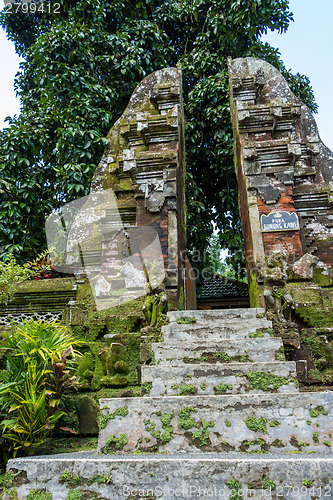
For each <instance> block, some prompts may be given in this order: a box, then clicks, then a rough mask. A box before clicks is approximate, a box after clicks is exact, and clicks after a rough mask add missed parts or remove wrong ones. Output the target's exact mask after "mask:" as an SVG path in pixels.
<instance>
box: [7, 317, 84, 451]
mask: <svg viewBox="0 0 333 500" xmlns="http://www.w3.org/2000/svg"><path fill="white" fill-rule="evenodd" d="M3 337H4V339H3V340H2V341H1V342H0V348H1V349H5V350H6V369H5V370H2V371H1V372H0V382H1V387H0V408H1V414H0V418H1V423H0V429H2V431H3V437H4V438H5V439H6V440H7V442H8V443H9V446H10V447H11V448H12V449H13V453H14V456H15V455H16V454H17V453H18V452H19V453H20V454H23V455H24V454H29V455H32V454H34V453H35V452H36V450H37V449H38V448H40V447H41V446H42V445H43V443H44V442H45V439H46V438H47V436H49V435H50V434H51V433H52V431H53V429H54V426H55V424H56V422H57V421H58V420H59V418H60V417H61V416H63V415H64V414H65V412H64V411H63V410H62V409H61V408H60V402H61V398H62V396H63V394H64V393H65V391H66V390H67V389H68V388H69V387H72V386H73V384H75V382H76V379H75V377H72V376H71V371H73V370H74V368H75V366H74V363H75V358H77V357H78V355H79V353H78V352H77V351H75V350H74V349H73V346H77V345H80V344H82V342H75V341H74V339H73V338H72V336H71V335H70V333H69V331H68V330H67V329H66V328H65V327H64V326H63V325H61V324H60V323H57V322H56V321H53V322H52V323H47V322H44V321H42V320H40V321H37V320H34V319H30V320H27V321H25V322H23V323H21V324H18V325H16V326H15V327H14V326H12V331H11V335H8V334H7V333H6V332H4V333H3Z"/></svg>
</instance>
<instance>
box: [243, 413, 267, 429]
mask: <svg viewBox="0 0 333 500" xmlns="http://www.w3.org/2000/svg"><path fill="white" fill-rule="evenodd" d="M267 422H268V420H267V418H256V417H254V416H249V417H246V419H245V423H246V425H247V427H248V428H249V429H250V430H251V431H254V432H267V425H266V423H267Z"/></svg>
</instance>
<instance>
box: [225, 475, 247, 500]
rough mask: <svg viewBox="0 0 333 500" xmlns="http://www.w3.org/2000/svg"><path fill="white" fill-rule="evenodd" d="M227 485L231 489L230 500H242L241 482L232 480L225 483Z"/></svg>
mask: <svg viewBox="0 0 333 500" xmlns="http://www.w3.org/2000/svg"><path fill="white" fill-rule="evenodd" d="M225 484H226V485H227V486H228V488H230V489H231V493H230V497H229V500H242V498H243V495H242V494H241V490H242V484H241V483H240V482H239V481H236V479H230V480H229V481H225Z"/></svg>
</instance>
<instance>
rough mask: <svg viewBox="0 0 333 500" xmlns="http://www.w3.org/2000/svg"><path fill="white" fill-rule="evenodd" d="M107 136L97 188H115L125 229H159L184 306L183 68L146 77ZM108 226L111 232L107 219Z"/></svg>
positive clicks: (169, 283)
mask: <svg viewBox="0 0 333 500" xmlns="http://www.w3.org/2000/svg"><path fill="white" fill-rule="evenodd" d="M107 139H108V145H107V146H106V149H105V152H104V154H103V157H102V159H101V162H100V164H99V165H98V168H97V169H96V172H95V174H94V178H93V181H92V185H91V193H94V192H98V191H103V190H107V189H110V188H111V189H112V190H113V192H114V194H115V197H116V203H117V208H118V211H119V213H120V217H121V222H122V225H123V227H124V229H125V230H128V229H131V228H134V227H136V228H140V227H143V226H145V227H146V226H150V227H152V228H154V229H155V230H156V232H157V233H158V236H159V240H160V244H161V248H162V253H163V261H164V268H165V289H166V292H167V294H168V297H169V300H171V302H173V303H174V305H175V306H177V307H179V308H184V307H185V305H186V288H185V286H184V283H185V272H184V262H183V256H184V255H185V252H184V250H185V215H186V214H185V196H184V178H185V160H184V112H183V105H182V79H181V71H180V68H166V69H163V70H160V71H156V72H155V73H153V74H151V75H149V76H148V77H146V78H145V79H144V80H143V81H142V82H141V83H140V84H139V85H138V86H137V88H136V89H135V91H134V93H133V95H132V97H131V99H130V101H129V104H128V106H127V108H126V110H125V111H124V113H123V115H122V116H121V118H120V119H119V120H118V121H117V122H116V123H115V125H114V126H113V127H112V128H111V130H110V132H109V134H108V136H107ZM105 225H106V227H105V228H104V229H103V231H104V234H107V233H108V229H107V225H108V224H107V222H106V224H105ZM104 246H105V248H106V247H107V244H105V245H104ZM110 251H111V249H110Z"/></svg>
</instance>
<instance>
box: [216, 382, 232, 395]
mask: <svg viewBox="0 0 333 500" xmlns="http://www.w3.org/2000/svg"><path fill="white" fill-rule="evenodd" d="M213 390H214V394H216V395H219V394H225V393H226V392H227V391H228V390H229V391H232V385H231V384H223V383H222V382H220V383H219V384H217V385H214V387H213Z"/></svg>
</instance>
